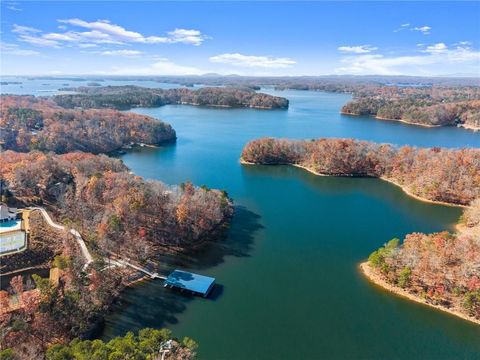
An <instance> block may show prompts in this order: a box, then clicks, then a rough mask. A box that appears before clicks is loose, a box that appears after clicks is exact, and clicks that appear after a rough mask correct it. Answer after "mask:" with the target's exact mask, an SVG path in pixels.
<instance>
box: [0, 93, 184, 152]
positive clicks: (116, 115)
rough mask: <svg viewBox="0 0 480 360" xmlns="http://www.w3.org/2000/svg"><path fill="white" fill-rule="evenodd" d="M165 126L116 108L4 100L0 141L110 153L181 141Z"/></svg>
mask: <svg viewBox="0 0 480 360" xmlns="http://www.w3.org/2000/svg"><path fill="white" fill-rule="evenodd" d="M175 138H176V135H175V131H174V130H173V129H172V127H171V126H170V125H169V124H166V123H164V122H162V121H159V120H156V119H153V118H150V117H148V116H142V115H137V114H132V113H122V112H119V111H116V110H111V109H101V110H98V109H97V110H76V109H63V108H61V107H59V106H58V105H56V104H55V103H54V102H53V101H52V100H49V99H48V100H47V99H42V98H35V97H33V96H2V97H1V105H0V141H1V142H2V143H3V145H2V146H3V148H4V149H11V150H16V151H24V152H26V151H30V150H41V151H53V152H56V153H67V152H71V151H85V152H92V153H105V152H111V151H113V150H117V149H119V148H121V147H122V146H125V145H129V144H131V143H137V144H138V143H145V144H152V145H153V144H159V143H162V142H166V141H173V140H175Z"/></svg>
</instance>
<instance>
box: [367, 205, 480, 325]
mask: <svg viewBox="0 0 480 360" xmlns="http://www.w3.org/2000/svg"><path fill="white" fill-rule="evenodd" d="M479 212H480V202H479V201H478V200H476V201H475V202H474V203H473V204H472V206H471V208H468V209H467V210H466V211H465V215H464V217H463V222H464V224H463V226H464V228H462V229H461V230H460V231H459V232H458V233H455V234H452V233H449V232H447V231H444V232H439V233H434V234H422V233H412V234H408V235H407V236H406V237H405V239H404V240H403V242H402V243H400V242H399V240H398V239H393V240H391V241H390V242H388V243H387V244H386V245H384V246H382V247H381V248H380V249H378V250H376V251H375V252H373V253H372V254H371V255H370V257H369V264H370V266H372V267H373V268H374V269H375V270H376V271H377V272H378V273H379V274H381V275H382V276H383V277H384V279H385V280H386V281H388V282H389V283H391V284H392V285H395V286H398V287H401V288H403V289H405V290H407V291H409V292H410V293H412V294H414V295H416V296H419V297H421V298H422V299H425V300H426V301H428V302H430V303H432V304H435V305H442V306H444V307H447V308H451V309H454V310H457V311H459V312H462V313H466V314H468V315H469V316H472V317H474V318H476V319H480V225H479V221H480V216H478V215H479Z"/></svg>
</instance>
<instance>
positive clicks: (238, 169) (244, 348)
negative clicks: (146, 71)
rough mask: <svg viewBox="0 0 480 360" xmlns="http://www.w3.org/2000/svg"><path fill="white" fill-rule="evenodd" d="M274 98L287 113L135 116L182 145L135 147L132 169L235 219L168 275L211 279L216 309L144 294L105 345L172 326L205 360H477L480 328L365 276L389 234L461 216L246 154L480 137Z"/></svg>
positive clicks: (146, 290) (313, 95) (169, 111)
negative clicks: (244, 156) (247, 161)
mask: <svg viewBox="0 0 480 360" xmlns="http://www.w3.org/2000/svg"><path fill="white" fill-rule="evenodd" d="M267 91H268V92H270V93H272V94H275V95H279V96H285V97H287V98H288V99H289V100H290V109H289V110H288V111H265V110H250V109H238V110H237V109H208V108H201V107H194V106H182V105H171V106H170V105H169V106H164V107H160V108H149V109H135V112H138V113H141V114H146V115H150V116H154V117H156V118H159V119H162V120H165V121H167V122H169V123H170V124H172V126H173V127H174V128H175V129H176V131H177V136H178V141H177V143H176V144H174V145H169V146H165V147H161V148H141V149H136V150H132V151H130V152H128V153H127V154H125V155H123V156H122V160H123V161H124V162H125V164H126V165H127V166H128V167H130V168H131V169H132V171H133V172H134V173H136V174H138V175H141V176H144V177H146V178H155V179H159V180H162V181H164V182H166V183H169V184H177V183H180V182H183V181H186V180H190V181H192V182H193V183H195V184H197V185H202V184H205V185H207V186H209V187H212V188H219V189H224V190H226V191H227V192H228V193H229V195H230V196H231V197H232V198H233V200H234V202H235V205H236V213H235V216H234V218H233V222H232V225H231V228H230V229H229V231H228V234H227V236H226V238H225V239H224V241H221V242H217V243H215V244H211V245H210V246H208V247H207V248H205V249H204V250H203V251H202V253H199V254H195V256H193V255H191V256H188V255H186V256H185V257H183V258H181V259H172V258H168V257H164V258H163V259H162V260H163V263H162V266H166V267H175V266H177V265H178V266H182V268H185V269H189V270H191V271H195V272H200V273H203V274H205V275H208V276H214V277H216V278H217V283H218V284H219V286H218V287H217V289H216V290H215V293H214V294H213V295H214V296H213V298H212V299H201V298H188V297H183V296H181V295H179V294H177V293H175V292H171V291H169V290H165V289H164V288H163V286H162V283H161V282H160V281H146V282H142V283H138V284H137V285H135V286H134V287H132V288H129V289H127V291H126V292H125V293H124V295H123V297H122V303H123V304H122V306H120V307H119V308H118V309H117V310H116V311H115V312H113V313H112V314H110V315H109V316H108V318H107V320H106V327H105V329H104V333H103V338H104V339H108V338H111V337H113V336H116V335H123V334H124V333H125V332H126V331H130V330H131V331H135V330H137V329H140V328H143V327H146V326H151V327H162V326H166V327H169V328H171V329H172V330H173V332H174V334H175V335H176V336H178V337H181V336H185V335H187V336H190V337H192V338H194V339H195V340H197V341H198V342H199V344H200V348H199V358H200V359H245V358H252V359H292V358H295V359H362V358H368V359H385V358H388V359H396V358H398V359H404V358H409V359H410V358H417V359H451V358H469V359H470V358H471V359H473V358H478V356H480V340H479V339H480V328H479V327H478V326H475V325H473V324H470V323H468V322H466V321H463V320H461V319H457V318H455V317H452V316H450V315H448V314H445V313H442V312H439V311H436V310H434V309H430V308H428V307H425V306H422V305H419V304H416V303H411V302H409V301H407V300H404V299H402V298H399V297H396V296H393V295H391V294H389V293H387V292H385V291H383V290H382V289H380V288H378V287H376V286H375V285H372V284H371V283H369V282H368V281H367V280H366V279H365V278H364V277H363V276H362V275H361V274H360V272H359V270H358V264H359V262H361V261H363V260H364V259H365V258H366V257H367V256H368V255H369V253H370V252H371V251H373V250H375V249H376V248H378V247H379V246H380V245H381V244H383V243H384V242H386V241H388V240H389V239H391V238H393V237H399V238H401V237H403V236H404V235H405V234H407V233H409V232H413V231H423V232H432V231H439V230H444V229H452V226H453V224H454V223H455V222H456V221H457V219H458V217H459V216H460V213H461V210H460V209H458V208H454V207H448V206H441V205H434V204H429V203H424V202H421V201H417V200H415V199H413V198H410V197H408V196H407V195H406V194H405V193H403V192H402V190H401V189H400V188H398V187H395V186H393V185H391V184H389V183H386V182H383V181H381V180H378V179H359V178H333V177H318V176H315V175H313V174H310V173H308V172H306V171H303V170H301V169H297V168H293V167H287V166H278V167H268V166H243V165H241V164H240V163H239V157H240V153H241V149H242V147H243V145H244V144H245V143H246V142H248V141H249V140H251V139H254V138H258V137H262V136H274V137H288V138H316V137H355V138H359V139H365V140H372V141H377V142H389V143H394V144H399V145H401V144H409V145H417V146H445V147H462V146H471V147H480V135H479V134H478V133H473V132H471V131H468V130H465V129H457V128H434V129H426V128H421V127H416V126H411V125H405V124H401V123H394V122H390V121H389V122H386V121H379V120H375V119H371V118H366V117H355V118H352V117H348V116H342V115H340V114H339V113H338V112H339V109H340V107H341V105H342V104H344V103H345V102H346V101H347V100H348V99H349V95H345V94H331V93H321V92H308V91H282V92H276V91H273V90H267Z"/></svg>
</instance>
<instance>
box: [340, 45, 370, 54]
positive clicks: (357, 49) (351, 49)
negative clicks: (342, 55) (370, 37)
mask: <svg viewBox="0 0 480 360" xmlns="http://www.w3.org/2000/svg"><path fill="white" fill-rule="evenodd" d="M377 49H378V48H376V47H374V46H371V45H357V46H340V47H338V48H337V50H338V51H341V52H346V53H354V54H366V53H369V52H372V51H375V50H377Z"/></svg>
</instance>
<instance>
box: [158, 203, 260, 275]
mask: <svg viewBox="0 0 480 360" xmlns="http://www.w3.org/2000/svg"><path fill="white" fill-rule="evenodd" d="M262 228H263V226H262V225H261V224H260V216H259V215H258V214H256V213H254V212H252V211H250V210H249V209H247V208H246V207H244V206H236V207H235V213H234V215H233V218H232V223H231V225H230V228H229V229H228V230H227V231H226V233H225V234H224V236H223V238H222V239H220V240H215V241H207V243H206V244H205V246H202V247H201V248H200V249H197V250H195V251H192V252H185V253H183V254H173V255H171V254H167V255H160V256H158V260H159V261H160V264H161V266H162V271H165V270H167V271H168V270H171V269H173V268H181V269H184V270H192V271H195V270H197V271H201V270H205V269H209V268H211V267H214V266H217V265H219V264H222V263H223V262H225V257H227V256H234V257H248V256H250V252H251V251H252V248H253V245H254V244H253V242H254V236H255V233H256V232H257V231H258V230H260V229H262Z"/></svg>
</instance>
